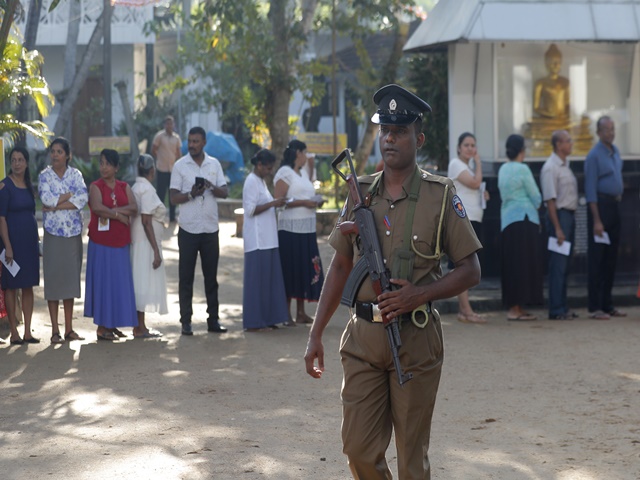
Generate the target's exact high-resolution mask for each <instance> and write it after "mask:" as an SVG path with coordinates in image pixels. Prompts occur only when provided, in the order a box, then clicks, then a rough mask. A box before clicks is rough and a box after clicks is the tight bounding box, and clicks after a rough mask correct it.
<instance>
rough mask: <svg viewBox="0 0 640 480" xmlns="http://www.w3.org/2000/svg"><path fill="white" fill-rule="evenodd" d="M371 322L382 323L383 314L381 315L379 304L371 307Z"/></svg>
mask: <svg viewBox="0 0 640 480" xmlns="http://www.w3.org/2000/svg"><path fill="white" fill-rule="evenodd" d="M371 322H372V323H382V313H380V309H379V308H378V304H377V303H374V304H372V305H371Z"/></svg>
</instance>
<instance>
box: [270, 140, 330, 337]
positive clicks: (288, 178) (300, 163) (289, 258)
mask: <svg viewBox="0 0 640 480" xmlns="http://www.w3.org/2000/svg"><path fill="white" fill-rule="evenodd" d="M307 162H308V159H307V145H306V144H305V143H304V142H301V141H300V140H291V142H289V145H288V146H287V148H286V149H285V151H284V154H283V158H282V163H281V164H280V168H279V169H278V171H277V172H276V175H275V177H274V178H273V183H274V185H275V193H274V196H275V197H276V198H282V197H287V198H288V201H287V203H286V204H285V206H284V210H282V211H281V212H280V214H279V215H278V243H279V245H280V251H281V252H286V254H285V255H280V259H281V261H282V273H283V275H284V285H285V290H286V292H287V299H288V302H289V309H290V308H291V299H293V298H295V299H296V320H295V323H293V321H292V320H291V319H290V320H289V321H287V323H286V325H287V326H295V324H296V323H312V321H313V319H312V318H311V317H309V316H308V315H307V314H306V313H305V311H304V302H305V300H307V301H312V302H317V301H318V299H319V298H320V291H321V290H322V284H323V282H324V273H323V271H322V262H321V260H320V252H319V250H318V239H317V238H316V208H318V207H320V206H322V204H323V203H324V200H323V199H322V197H320V196H319V195H316V192H315V189H314V187H313V183H311V180H309V178H310V175H303V174H302V173H301V169H302V168H303V167H305V166H307Z"/></svg>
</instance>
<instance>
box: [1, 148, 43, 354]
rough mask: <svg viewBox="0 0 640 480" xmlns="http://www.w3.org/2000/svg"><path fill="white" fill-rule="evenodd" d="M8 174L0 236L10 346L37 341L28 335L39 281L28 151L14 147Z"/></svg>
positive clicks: (4, 191)
mask: <svg viewBox="0 0 640 480" xmlns="http://www.w3.org/2000/svg"><path fill="white" fill-rule="evenodd" d="M9 159H10V162H11V169H10V170H9V175H7V177H6V178H5V179H4V180H2V182H0V239H2V251H1V255H0V258H2V263H3V270H2V289H3V290H5V302H6V304H7V314H8V315H9V326H10V328H11V337H10V338H9V341H10V343H11V344H12V345H22V344H23V343H40V340H39V339H37V338H35V337H34V336H33V335H31V317H32V315H33V287H34V286H36V285H38V284H39V283H40V250H39V247H38V224H37V222H36V197H35V193H34V192H33V185H32V184H31V175H30V173H29V152H28V151H27V150H26V149H25V148H23V147H14V148H13V149H12V150H11V152H10V154H9ZM18 289H21V290H22V314H23V316H24V336H23V337H20V334H19V333H18V329H17V325H16V292H17V290H18Z"/></svg>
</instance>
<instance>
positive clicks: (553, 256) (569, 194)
mask: <svg viewBox="0 0 640 480" xmlns="http://www.w3.org/2000/svg"><path fill="white" fill-rule="evenodd" d="M551 146H552V148H553V153H552V154H551V156H550V157H549V158H548V159H547V161H546V162H544V165H543V166H542V172H541V173H540V185H541V186H542V199H543V200H544V201H545V202H546V206H547V219H546V225H547V233H548V236H549V245H550V248H554V247H555V246H557V247H562V245H563V244H565V243H568V244H569V252H568V254H566V255H565V254H563V253H560V252H558V251H553V250H550V251H549V320H571V319H572V318H575V317H577V315H576V314H575V313H573V312H570V311H569V308H568V307H567V278H568V276H569V261H570V260H571V248H572V247H573V237H574V233H575V220H574V214H575V211H576V209H577V208H578V180H577V179H576V176H575V175H574V174H573V172H572V171H571V168H570V167H569V159H568V157H569V155H571V150H572V148H573V140H572V139H571V135H569V132H567V131H566V130H557V131H555V132H553V134H552V135H551ZM553 242H555V246H554V245H553ZM556 250H560V248H557V249H556Z"/></svg>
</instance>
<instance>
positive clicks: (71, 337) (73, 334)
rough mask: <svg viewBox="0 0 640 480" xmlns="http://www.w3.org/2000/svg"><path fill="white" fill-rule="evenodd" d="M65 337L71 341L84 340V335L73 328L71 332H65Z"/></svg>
mask: <svg viewBox="0 0 640 480" xmlns="http://www.w3.org/2000/svg"><path fill="white" fill-rule="evenodd" d="M64 339H65V340H69V341H71V340H84V337H81V336H80V335H78V334H77V333H76V332H74V331H73V330H71V331H70V332H69V333H65V334H64Z"/></svg>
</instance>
